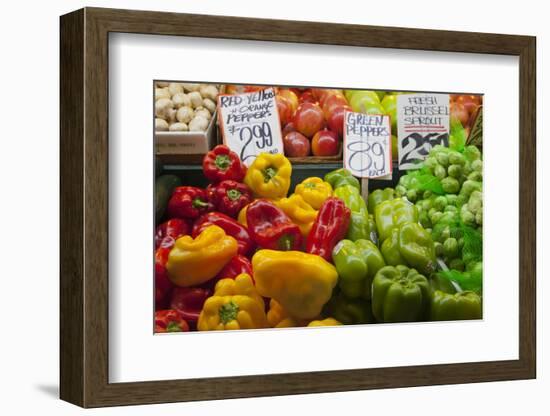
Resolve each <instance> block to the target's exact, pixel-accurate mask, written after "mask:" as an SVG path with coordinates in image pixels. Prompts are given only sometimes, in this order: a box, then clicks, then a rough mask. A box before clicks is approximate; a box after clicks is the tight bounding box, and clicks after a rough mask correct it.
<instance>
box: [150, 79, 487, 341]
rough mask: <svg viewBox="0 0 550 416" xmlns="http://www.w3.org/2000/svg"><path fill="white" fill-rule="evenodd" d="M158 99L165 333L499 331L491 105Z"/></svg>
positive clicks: (259, 88)
mask: <svg viewBox="0 0 550 416" xmlns="http://www.w3.org/2000/svg"><path fill="white" fill-rule="evenodd" d="M151 87H152V88H151V94H152V98H151V102H152V104H153V114H152V117H153V118H154V123H153V124H154V132H153V135H154V140H153V141H154V149H152V154H151V158H154V163H155V169H154V172H155V173H154V174H155V178H154V198H155V200H154V210H155V229H154V230H151V232H152V233H154V248H152V249H153V250H152V253H151V254H152V256H153V258H154V299H155V302H154V304H155V310H154V311H152V312H153V313H154V317H153V318H154V332H155V333H156V334H159V333H163V334H164V333H173V332H193V331H199V332H200V331H221V330H243V329H246V330H254V329H283V328H294V327H336V326H341V325H370V324H384V323H405V322H423V323H425V322H430V321H462V320H481V319H483V307H482V305H483V94H482V93H469V92H468V93H466V92H444V91H443V92H441V91H438V92H434V91H388V90H377V89H335V88H327V87H317V86H303V85H302V86H285V85H236V84H225V83H216V82H208V83H206V82H190V81H187V80H155V81H153V83H152V85H151ZM152 295H153V294H152Z"/></svg>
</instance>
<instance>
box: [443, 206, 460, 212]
mask: <svg viewBox="0 0 550 416" xmlns="http://www.w3.org/2000/svg"><path fill="white" fill-rule="evenodd" d="M443 212H453V213H456V212H458V208H457V207H455V206H454V205H447V206H446V207H445V209H444V210H443Z"/></svg>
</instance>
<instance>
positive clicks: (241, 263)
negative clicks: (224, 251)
mask: <svg viewBox="0 0 550 416" xmlns="http://www.w3.org/2000/svg"><path fill="white" fill-rule="evenodd" d="M242 273H246V274H248V275H250V277H252V276H253V275H252V263H250V260H248V259H247V258H246V257H245V256H241V255H240V254H237V255H236V256H235V257H233V258H232V259H231V260H229V263H227V264H226V265H225V266H224V268H223V269H222V271H221V272H219V273H218V275H217V276H216V277H215V279H212V280H216V281H218V280H220V279H227V278H230V279H234V278H235V277H237V276H238V275H240V274H242ZM252 281H254V278H253V277H252Z"/></svg>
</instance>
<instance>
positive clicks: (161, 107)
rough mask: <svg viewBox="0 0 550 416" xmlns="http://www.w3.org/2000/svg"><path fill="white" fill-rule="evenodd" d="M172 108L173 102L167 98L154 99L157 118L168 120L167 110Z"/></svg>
mask: <svg viewBox="0 0 550 416" xmlns="http://www.w3.org/2000/svg"><path fill="white" fill-rule="evenodd" d="M173 108H174V103H173V102H172V100H170V99H169V98H161V99H160V100H157V101H155V115H156V116H157V117H159V118H163V119H165V120H168V118H169V110H171V109H173Z"/></svg>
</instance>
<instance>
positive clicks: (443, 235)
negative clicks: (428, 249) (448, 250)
mask: <svg viewBox="0 0 550 416" xmlns="http://www.w3.org/2000/svg"><path fill="white" fill-rule="evenodd" d="M450 236H451V228H450V227H449V226H448V225H447V226H446V227H445V228H443V230H441V240H443V241H445V240H446V239H447V238H449V237H450Z"/></svg>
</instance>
